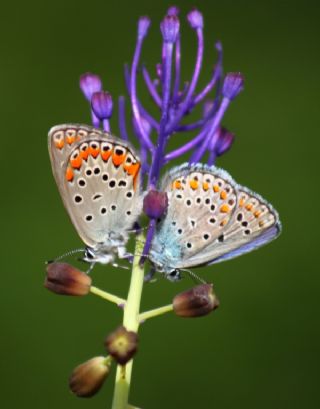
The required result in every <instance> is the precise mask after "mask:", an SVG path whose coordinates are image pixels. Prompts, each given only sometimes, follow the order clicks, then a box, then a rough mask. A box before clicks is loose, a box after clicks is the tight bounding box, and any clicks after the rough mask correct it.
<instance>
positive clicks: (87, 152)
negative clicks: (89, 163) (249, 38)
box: [80, 147, 89, 160]
mask: <svg viewBox="0 0 320 409" xmlns="http://www.w3.org/2000/svg"><path fill="white" fill-rule="evenodd" d="M80 156H81V158H82V159H84V160H87V159H88V156H89V147H88V148H87V149H85V150H84V151H83V150H80Z"/></svg>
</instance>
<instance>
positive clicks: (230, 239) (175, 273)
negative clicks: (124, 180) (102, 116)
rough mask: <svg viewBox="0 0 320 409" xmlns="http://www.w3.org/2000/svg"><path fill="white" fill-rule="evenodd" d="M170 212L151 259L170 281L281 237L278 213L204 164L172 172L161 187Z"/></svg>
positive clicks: (159, 229)
mask: <svg viewBox="0 0 320 409" xmlns="http://www.w3.org/2000/svg"><path fill="white" fill-rule="evenodd" d="M161 190H163V191H165V192H167V195H168V209H167V213H166V215H165V216H164V217H163V218H162V219H161V220H160V221H159V222H158V225H157V228H156V232H155V234H154V237H153V240H152V243H151V248H150V253H149V259H150V260H151V262H152V264H153V265H154V267H155V269H156V270H157V271H158V272H162V273H163V274H164V275H165V276H166V277H167V278H168V279H170V280H172V281H176V280H179V279H180V278H181V272H180V271H181V270H183V269H186V268H190V267H198V266H203V265H210V264H213V263H218V262H220V261H224V260H228V259H231V258H233V257H237V256H239V255H241V254H245V253H247V252H249V251H251V250H254V249H257V248H258V247H260V246H262V245H264V244H266V243H268V242H270V241H271V240H273V239H275V238H276V237H277V236H278V235H279V233H280V231H281V223H280V220H279V216H278V213H277V212H276V210H275V209H274V208H273V207H272V206H271V205H270V204H269V203H268V202H267V201H266V200H265V199H263V198H262V197H261V196H260V195H258V194H257V193H254V192H252V191H251V190H249V189H248V188H246V187H244V186H240V185H238V184H237V183H236V182H235V181H234V180H233V179H232V177H231V176H230V175H229V174H228V173H227V172H226V171H224V170H222V169H219V168H217V167H215V166H207V165H203V164H194V165H189V164H184V165H181V166H179V167H175V168H173V169H172V170H171V171H169V173H168V174H167V175H165V177H164V179H163V181H162V187H161Z"/></svg>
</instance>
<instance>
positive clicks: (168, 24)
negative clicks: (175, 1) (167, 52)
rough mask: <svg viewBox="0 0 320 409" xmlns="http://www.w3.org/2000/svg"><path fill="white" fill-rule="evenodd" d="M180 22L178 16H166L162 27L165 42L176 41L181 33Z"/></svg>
mask: <svg viewBox="0 0 320 409" xmlns="http://www.w3.org/2000/svg"><path fill="white" fill-rule="evenodd" d="M179 28H180V22H179V19H178V17H177V16H175V15H171V16H166V17H165V18H164V19H163V20H162V22H161V24H160V29H161V33H162V37H163V41H164V42H165V43H175V41H176V39H177V36H178V34H179Z"/></svg>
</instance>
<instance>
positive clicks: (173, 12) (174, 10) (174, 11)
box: [167, 6, 180, 16]
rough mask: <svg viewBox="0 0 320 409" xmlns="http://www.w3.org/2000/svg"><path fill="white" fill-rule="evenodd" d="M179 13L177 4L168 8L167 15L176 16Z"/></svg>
mask: <svg viewBox="0 0 320 409" xmlns="http://www.w3.org/2000/svg"><path fill="white" fill-rule="evenodd" d="M179 13H180V10H179V8H178V7H177V6H171V7H169V8H168V11H167V14H168V16H177V15H178V14H179Z"/></svg>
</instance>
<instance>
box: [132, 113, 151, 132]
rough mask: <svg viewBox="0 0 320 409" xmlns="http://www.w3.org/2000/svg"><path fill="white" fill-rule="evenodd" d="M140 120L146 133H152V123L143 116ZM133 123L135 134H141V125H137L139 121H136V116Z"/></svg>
mask: <svg viewBox="0 0 320 409" xmlns="http://www.w3.org/2000/svg"><path fill="white" fill-rule="evenodd" d="M140 122H141V125H142V127H143V129H144V131H145V133H146V134H147V135H150V133H151V130H152V128H151V125H150V122H149V121H147V120H146V119H145V118H143V117H141V118H140ZM132 124H133V129H134V132H135V134H136V135H139V134H140V130H139V127H138V125H137V121H136V119H135V118H134V117H133V118H132Z"/></svg>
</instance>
